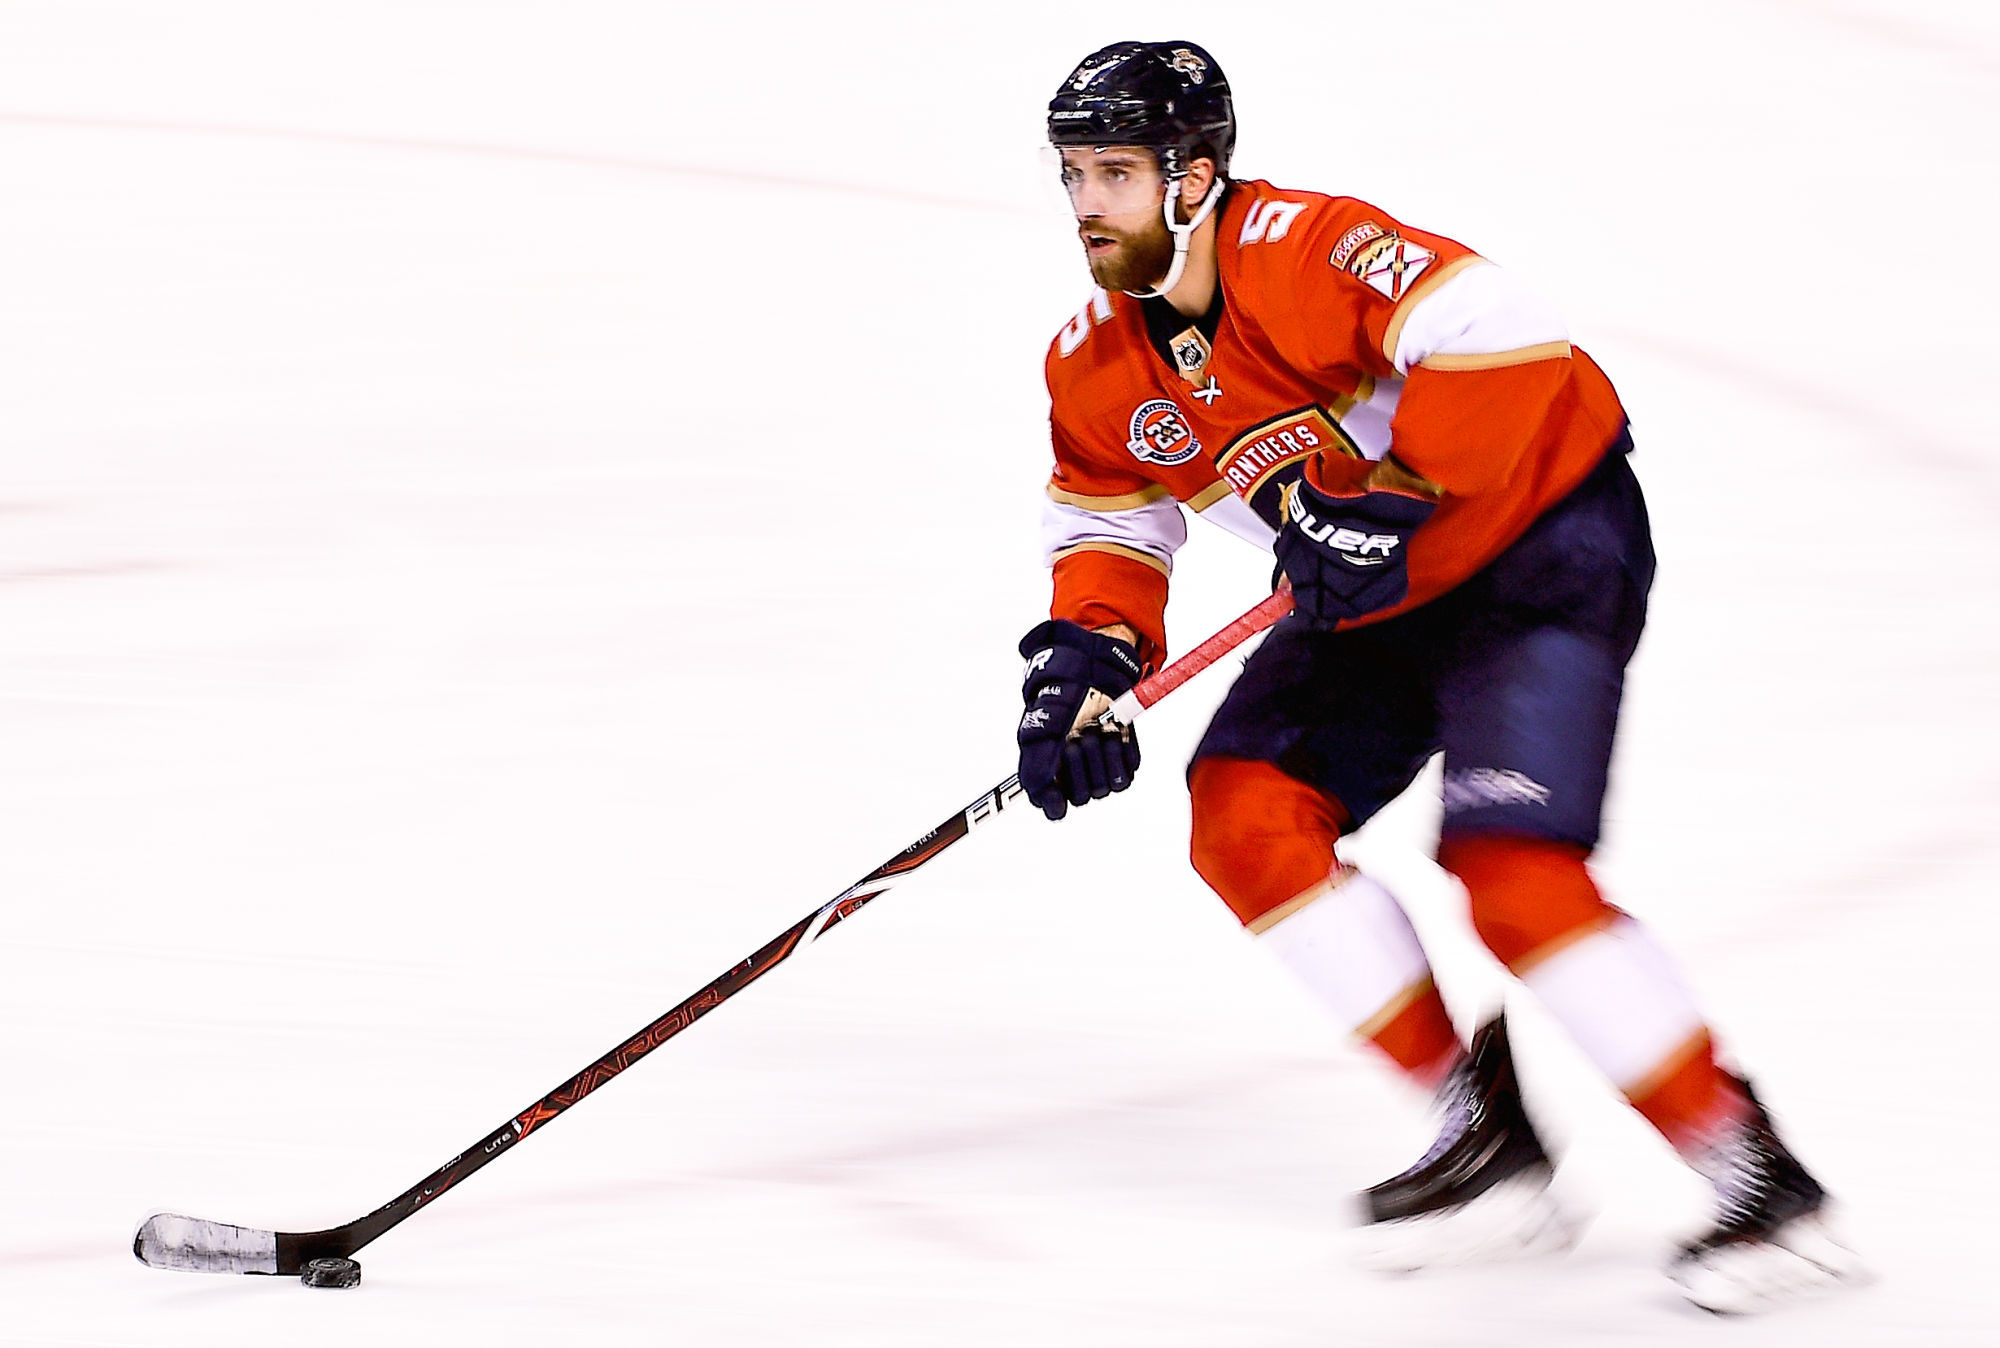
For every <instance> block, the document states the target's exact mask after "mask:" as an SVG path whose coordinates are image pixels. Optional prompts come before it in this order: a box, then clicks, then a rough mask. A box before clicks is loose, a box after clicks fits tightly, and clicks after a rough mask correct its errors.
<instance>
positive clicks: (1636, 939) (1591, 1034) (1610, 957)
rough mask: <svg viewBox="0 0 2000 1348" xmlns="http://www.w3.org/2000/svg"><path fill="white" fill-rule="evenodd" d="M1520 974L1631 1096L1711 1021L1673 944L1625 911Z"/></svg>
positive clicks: (1678, 1055)
mask: <svg viewBox="0 0 2000 1348" xmlns="http://www.w3.org/2000/svg"><path fill="white" fill-rule="evenodd" d="M1521 981H1522V982H1523V983H1525V984H1527V986H1528V988H1529V990H1530V991H1532V992H1533V993H1534V994H1535V995H1536V996H1537V997H1539V998H1541V1000H1542V1004H1543V1005H1544V1006H1546V1007H1548V1009H1549V1011H1550V1012H1551V1013H1552V1014H1553V1015H1554V1016H1555V1018H1556V1019H1557V1020H1558V1021H1560V1022H1561V1023H1562V1026H1563V1028H1564V1029H1566V1030H1568V1031H1569V1033H1570V1037H1571V1038H1573V1039H1575V1040H1576V1043H1577V1046H1578V1047H1579V1048H1581V1049H1582V1050H1583V1052H1584V1056H1585V1057H1587V1058H1589V1059H1590V1060H1591V1062H1593V1063H1595V1064H1596V1065H1597V1069H1598V1070H1599V1071H1601V1072H1603V1073H1604V1075H1605V1076H1607V1077H1609V1078H1610V1079H1611V1082H1612V1084H1613V1085H1615V1086H1617V1087H1618V1088H1619V1089H1620V1090H1621V1091H1624V1092H1625V1094H1626V1095H1627V1097H1633V1096H1636V1095H1637V1094H1640V1093H1642V1092H1643V1091H1644V1090H1645V1089H1646V1087H1647V1085H1648V1084H1649V1083H1650V1082H1652V1081H1653V1080H1654V1078H1655V1076H1656V1074H1658V1073H1659V1072H1661V1071H1662V1070H1663V1069H1664V1068H1666V1067H1669V1066H1671V1065H1672V1064H1673V1063H1675V1062H1676V1061H1678V1060H1679V1059H1680V1058H1681V1057H1682V1056H1683V1055H1684V1053H1685V1050H1686V1049H1687V1046H1688V1044H1689V1043H1690V1041H1692V1040H1693V1039H1694V1038H1695V1036H1696V1035H1698V1034H1700V1033H1702V1031H1703V1029H1704V1028H1705V1027H1704V1024H1703V1021H1702V1016H1701V1012H1700V1010H1699V1009H1697V1008H1696V1006H1695V1003H1694V997H1693V996H1692V995H1691V994H1690V993H1689V992H1688V990H1687V987H1686V985H1684V984H1683V983H1682V982H1681V980H1680V975H1679V974H1678V973H1676V972H1675V971H1674V966H1673V963H1672V961H1671V960H1669V959H1668V958H1667V955H1666V952H1665V951H1663V950H1661V949H1660V947H1659V944H1658V943H1657V942H1655V941H1654V940H1653V938H1652V937H1651V936H1649V935H1648V934H1647V933H1646V931H1645V929H1644V928H1643V927H1641V926H1640V925H1639V924H1638V923H1636V922H1634V921H1633V920H1632V919H1631V918H1629V917H1625V916H1622V915H1621V916H1620V917H1618V918H1617V919H1615V920H1614V921H1612V922H1610V923H1608V924H1607V925H1605V926H1603V927H1600V928H1598V929H1597V930H1596V931H1593V932H1591V933H1589V934H1588V935H1586V936H1584V937H1582V938H1581V939H1579V940H1576V941H1572V942H1571V943H1570V944H1568V945H1566V946H1564V947H1563V948H1562V949H1561V950H1558V951H1556V952H1555V953H1554V954H1552V955H1550V956H1549V957H1548V958H1546V959H1544V960H1542V961H1540V962H1539V963H1537V964H1536V965H1535V966H1534V967H1533V968H1531V969H1529V970H1527V971H1526V972H1525V973H1524V974H1522V976H1521Z"/></svg>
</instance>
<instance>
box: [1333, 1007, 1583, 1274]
mask: <svg viewBox="0 0 2000 1348" xmlns="http://www.w3.org/2000/svg"><path fill="white" fill-rule="evenodd" d="M1438 1104H1439V1107H1440V1109H1441V1111H1442V1113H1443V1116H1444V1117H1443V1122H1442V1125H1441V1127H1440V1129H1439V1132H1438V1138H1437V1141H1436V1142H1434V1143H1433V1144H1432V1145H1431V1149H1430V1150H1429V1151H1428V1152H1426V1153H1425V1154H1424V1156H1423V1158H1422V1159H1421V1160H1419V1161H1418V1162H1417V1163H1416V1164H1415V1165H1413V1166H1411V1167H1410V1168H1409V1169H1408V1170H1405V1171H1404V1172H1403V1173H1402V1174H1400V1175H1397V1176H1396V1177H1394V1178H1393V1179H1388V1180H1384V1181H1383V1182H1382V1183H1380V1184H1378V1185H1376V1186H1374V1187H1373V1188H1371V1189H1369V1190H1368V1191H1367V1192H1365V1193H1364V1194H1362V1196H1361V1199H1362V1208H1363V1225H1362V1228H1361V1231H1360V1233H1359V1236H1358V1238H1357V1246H1358V1248H1357V1250H1356V1254H1355V1259H1356V1262H1357V1263H1359V1264H1361V1265H1362V1266H1364V1267H1367V1268H1372V1269H1376V1270H1379V1271H1383V1272H1412V1271H1415V1270H1417V1269H1422V1268H1437V1267H1444V1266H1448V1265H1452V1264H1463V1263H1473V1262H1480V1261H1484V1260H1489V1259H1505V1258H1512V1257H1517V1256H1521V1255H1529V1254H1541V1253H1547V1252H1552V1251H1557V1250H1565V1249H1568V1248H1569V1247H1570V1246H1571V1245H1572V1244H1574V1243H1575V1241H1576V1236H1577V1233H1578V1232H1579V1231H1580V1230H1581V1227H1582V1223H1581V1222H1579V1221H1578V1220H1576V1219H1575V1218H1574V1217H1573V1216H1572V1215H1571V1214H1569V1213H1567V1212H1565V1211H1564V1210H1563V1209H1562V1208H1561V1207H1560V1206H1558V1205H1557V1204H1556V1203H1555V1201H1554V1200H1553V1199H1552V1198H1551V1197H1550V1196H1549V1193H1548V1186H1549V1181H1550V1179H1551V1178H1552V1177H1553V1175H1554V1166H1553V1165H1552V1164H1551V1163H1550V1161H1549V1156H1548V1153H1547V1151H1545V1150H1544V1149H1543V1147H1542V1143H1541V1139H1540V1138H1538V1137H1537V1136H1536V1135H1535V1130H1534V1127H1533V1125H1532V1124H1530V1123H1529V1121H1528V1115H1527V1111H1526V1110H1525V1109H1524V1108H1523V1107H1522V1104H1521V1092H1520V1088H1519V1086H1518V1084H1517V1083H1516V1081H1515V1077H1514V1059H1513V1053H1512V1051H1511V1050H1510V1049H1509V1047H1508V1044H1507V1027H1506V1024H1505V1021H1504V1018H1502V1017H1497V1016H1496V1017H1495V1018H1494V1019H1493V1020H1491V1021H1489V1022H1487V1023H1486V1024H1485V1025H1484V1026H1482V1027H1481V1028H1480V1030H1479V1032H1478V1033H1477V1034H1475V1035H1474V1036H1473V1039H1472V1052H1471V1055H1470V1056H1469V1057H1468V1058H1467V1059H1466V1060H1465V1061H1464V1062H1462V1063H1460V1064H1459V1065H1458V1066H1457V1067H1456V1068H1454V1069H1453V1070H1452V1072H1451V1075H1450V1076H1448V1077H1446V1078H1445V1081H1444V1084H1443V1085H1442V1086H1441V1087H1439V1089H1438Z"/></svg>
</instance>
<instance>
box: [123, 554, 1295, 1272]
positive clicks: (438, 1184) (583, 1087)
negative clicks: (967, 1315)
mask: <svg viewBox="0 0 2000 1348" xmlns="http://www.w3.org/2000/svg"><path fill="white" fill-rule="evenodd" d="M1291 607H1292V595H1291V591H1290V589H1289V588H1286V589H1281V590H1279V591H1278V592H1277V593H1276V594H1273V595H1272V596H1271V597H1270V598H1268V599H1266V600H1265V601H1264V602H1263V603H1261V604H1259V605H1257V607H1255V608H1253V609H1251V610H1250V611H1249V612H1248V613H1245V614H1244V615H1243V616H1242V617H1240V618H1238V619H1237V620H1236V621H1235V622H1232V623H1230V624H1229V626H1227V627H1225V628H1223V629H1222V630H1221V631H1220V632H1217V633H1216V634H1215V635H1214V636H1212V637H1210V638H1209V639H1208V640H1206V641H1204V642H1202V643H1201V645H1199V646H1197V647H1195V648H1194V649H1193V650H1191V651H1189V652H1188V653H1187V654H1185V655H1183V656H1182V657H1181V658H1180V659H1178V660H1176V661H1174V662H1173V663H1172V664H1170V665H1168V666H1167V667H1166V668H1165V669H1163V670H1161V671H1159V672H1158V673H1157V674H1154V675H1152V676H1150V677H1149V678H1146V679H1144V680H1142V681H1141V682H1140V683H1139V685H1138V686H1137V687H1135V688H1133V689H1132V690H1131V691H1130V692H1128V693H1126V694H1125V695H1124V696H1123V697H1120V698H1119V699H1118V700H1117V701H1116V702H1114V703H1113V704H1112V709H1111V710H1110V711H1109V712H1107V713H1105V716H1106V717H1107V718H1115V719H1117V720H1118V721H1121V722H1129V721H1131V720H1132V719H1133V718H1134V717H1136V716H1138V715H1139V713H1140V712H1142V711H1144V710H1145V709H1146V708H1147V707H1150V706H1152V705H1153V704H1154V703H1155V702H1158V701H1159V700H1160V699H1161V698H1163V697H1165V696H1166V695H1167V694H1168V693H1170V692H1172V691H1173V690H1174V689H1176V688H1178V687H1180V686H1181V685H1182V684H1183V683H1186V682H1187V681H1188V680H1189V679H1191V678H1193V677H1194V676H1195V675H1196V674H1199V673H1200V672H1201V671H1202V670H1204V669H1207V668H1208V667H1209V666H1210V665H1212V664H1214V663H1215V662H1216V661H1217V660H1219V659H1221V658H1222V657H1223V656H1224V655H1227V654H1228V653H1229V652H1230V651H1232V650H1234V649H1235V648H1236V647H1238V646H1240V645H1242V644H1243V643H1244V642H1245V641H1246V640H1248V639H1249V638H1250V637H1251V636H1253V635H1255V634H1256V633H1258V632H1261V631H1263V630H1264V629H1265V628H1267V627H1269V626H1270V625H1271V624H1273V623H1275V622H1277V621H1278V619H1280V618H1282V617H1284V616H1285V614H1286V613H1288V612H1290V611H1291ZM1020 794H1021V784H1020V781H1019V780H1018V779H1017V778H1014V777H1009V778H1007V780H1006V781H1004V782H1002V783H1000V785H998V786H996V787H994V788H993V789H992V790H991V791H988V792H987V793H986V794H985V795H983V796H981V797H980V798H979V799H978V800H975V801H973V802H972V804H970V805H968V806H966V807H965V808H964V809H963V810H960V811H959V812H958V813H957V814H955V815H953V816H952V817H951V818H949V819H947V820H945V821H944V822H943V823H942V824H939V825H938V826H937V827H936V828H934V829H932V830H931V831H930V832H928V833H926V834H924V835H923V836H922V837H921V838H919V839H917V840H916V841H915V842H913V843H911V844H910V845H909V846H908V847H905V848H904V849H903V850H902V851H900V852H898V853H897V854H896V855H895V856H893V857H891V858H890V859H889V860H888V861H885V862H883V863H882V864H881V865H880V866H878V867H876V868H875V869H874V870H872V871H870V872H869V873H868V874H867V875H865V876H863V877H862V878H861V879H860V880H858V881H856V882H855V883H854V884H853V885H851V886H849V887H848V888H847V889H845V890H843V891H842V892H841V893H840V894H839V895H838V896H836V897H835V898H834V899H832V900H831V901H830V902H828V903H825V904H822V905H821V906H820V907H818V908H816V909H814V910H813V911H812V912H811V913H809V914H807V915H806V916H805V917H804V918H802V919H800V920H799V921H798V922H795V923H793V924H792V925H791V926H790V927H788V928H786V929H785V930H784V931H783V932H782V933H780V934H779V935H778V936H777V937H775V938H774V939H772V940H771V941H770V942H769V943H768V944H767V945H765V946H764V947H763V948H762V949H761V950H759V951H757V952H756V953H755V954H753V955H751V956H750V957H749V958H747V959H745V960H742V961H740V962H739V963H738V964H737V965H736V966H735V967H734V968H732V969H730V970H729V971H728V972H727V973H724V974H723V975H722V976H721V977H720V978H717V979H716V980H715V981H714V982H712V983H710V984H709V985H708V986H707V987H705V988H703V989H702V990H701V991H699V992H697V993H695V994H694V996H692V997H690V998H688V999H687V1000H686V1001H684V1002H682V1003H681V1004H680V1005H679V1006H677V1007H675V1008H674V1009H673V1010H671V1011H669V1012H667V1013H666V1014H665V1015H663V1016H661V1017H660V1018H659V1019H658V1020H656V1021H654V1022H653V1023H652V1024H650V1025H648V1026H646V1028H645V1029H643V1030H640V1031H639V1032H638V1033H637V1034H636V1035H633V1036H632V1037H631V1038H630V1039H627V1040H626V1041H625V1042H624V1043H622V1044H620V1045H618V1047H616V1048H614V1049H612V1050H611V1051H610V1052H609V1053H607V1054H605V1055H604V1056H603V1057H601V1058H599V1059H598V1060H597V1061H596V1062H594V1063H592V1064H590V1066H588V1067H586V1068H584V1069H583V1070H582V1071H581V1072H578V1073H577V1074H576V1075H575V1076H573V1077H571V1078H570V1079H569V1080H568V1081H565V1082H563V1084H562V1085H560V1086H558V1087H556V1088H555V1089H554V1090H553V1091H550V1092H549V1093H548V1094H547V1095H545V1096H543V1097H542V1098H541V1099H540V1100H537V1101H536V1102H535V1103H534V1104H532V1105H530V1106H528V1108H527V1109H526V1110H524V1111H522V1112H521V1113H519V1114H517V1115H515V1116H514V1117H513V1118H511V1119H509V1120H508V1121H507V1122H506V1123H504V1124H502V1125H500V1127H499V1128H497V1129H495V1130H494V1131H493V1132H491V1133H489V1134H487V1135H486V1136H485V1137H484V1138H482V1139H480V1140H479V1141H478V1142H476V1143H474V1144H473V1146H472V1148H471V1149H470V1150H468V1151H464V1152H460V1153H459V1154H458V1155H457V1156H454V1157H452V1158H451V1159H450V1160H449V1161H446V1162H445V1163H444V1164H443V1165H441V1166H439V1167H438V1168H437V1169H436V1170H434V1171H432V1172H431V1173H430V1174H428V1175H426V1176H425V1177H424V1178H423V1179H421V1180H419V1181H418V1182H417V1183H416V1184H414V1185H412V1186H410V1188H408V1189H407V1190H405V1191H404V1192H402V1193H401V1194H398V1195H397V1196H396V1197H394V1198H392V1199H390V1200H389V1201H388V1202H387V1203H384V1204H383V1205H382V1206H381V1207H379V1208H377V1209H375V1211H373V1212H371V1213H369V1214H368V1215H367V1216H365V1217H359V1218H356V1219H355V1220H354V1221H351V1222H349V1223H347V1225H345V1226H335V1227H329V1228H328V1229H326V1230H324V1231H260V1230H255V1229H253V1228H251V1227H247V1226H232V1225H230V1224H228V1223H226V1222H211V1221H206V1220H203V1219H202V1218H199V1217H182V1216H179V1215H177V1214H174V1213H170V1212H162V1213H158V1214H155V1215H154V1216H152V1217H148V1218H147V1219H146V1221H145V1223H144V1224H143V1225H141V1226H140V1228H139V1231H138V1234H137V1235H135V1236H134V1237H133V1238H132V1253H134V1254H136V1255H137V1256H139V1259H140V1261H141V1262H142V1263H146V1264H150V1265H152V1266H153V1267H154V1268H171V1269H179V1270H182V1271H184V1272H190V1273H273V1274H297V1273H300V1272H302V1271H304V1269H305V1267H306V1265H307V1264H308V1263H310V1262H311V1261H312V1260H315V1259H344V1258H346V1257H347V1256H349V1255H351V1254H353V1253H354V1252H355V1251H356V1250H359V1249H360V1248H361V1247H362V1246H364V1245H366V1244H368V1243H369V1242H370V1241H372V1240H374V1239H375V1238H376V1237H377V1236H379V1235H381V1234H382V1233H383V1232H385V1231H387V1230H389V1229H390V1228H391V1227H393V1226H395V1225H396V1224H397V1223H399V1222H401V1221H403V1220H404V1219H405V1218H407V1217H409V1216H411V1215H412V1214H413V1213H415V1212H416V1211H417V1210H418V1209H419V1208H422V1207H426V1206H428V1205H429V1204H430V1203H431V1202H432V1201H434V1200H435V1199H436V1198H437V1197H438V1196H439V1195H440V1194H443V1193H444V1192H445V1191H446V1190H448V1189H451V1188H453V1187H454V1186H456V1185H458V1184H460V1183H462V1182H463V1181H464V1180H465V1179H466V1177H467V1176H469V1175H471V1174H473V1172H475V1171H477V1170H479V1169H480V1168H482V1167H483V1166H485V1165H486V1164H487V1163H489V1162H490V1161H492V1160H493V1159H494V1158H495V1157H497V1156H500V1155H501V1154H503V1153H505V1152H508V1151H511V1150H512V1149H513V1145H514V1144H515V1143H516V1142H519V1141H520V1140H521V1139H522V1138H525V1137H527V1136H528V1135H529V1134H530V1133H533V1132H535V1131H536V1130H538V1129H540V1128H542V1127H543V1126H544V1125H546V1124H547V1123H548V1122H549V1121H550V1120H552V1119H554V1118H555V1117H556V1116H557V1115H559V1114H561V1113H562V1112H563V1111H564V1110H565V1109H568V1108H569V1107H570V1106H571V1105H574V1104H576V1103H577V1102H578V1101H579V1100H581V1099H583V1097H584V1096H586V1095H589V1094H590V1093H591V1092H592V1091H594V1090H596V1089H597V1088H598V1087H600V1086H602V1085H603V1084H604V1083H605V1082H607V1081H609V1080H611V1078H613V1077H615V1076H617V1075H618V1074H619V1073H620V1072H623V1071H624V1070H625V1069H626V1068H628V1067H630V1066H631V1065H632V1064H633V1063H635V1062H637V1061H639V1059H641V1058H643V1057H645V1056H646V1055H647V1054H648V1053H651V1052H652V1051H653V1050H654V1049H656V1048H658V1047H659V1046H660V1045H661V1044H664V1043H666V1042H667V1040H669V1039H671V1038H673V1037H674V1036H675V1035H677V1034H679V1033H680V1032H681V1031H682V1030H685V1029H686V1028H687V1027H688V1026H690V1025H692V1024H694V1023H695V1022H696V1021H697V1020H700V1019H701V1018H702V1017H703V1016H705V1015H707V1014H708V1013H709V1012H711V1011H713V1010H714V1009H715V1008H716V1007H718V1006H721V1005H722V1004H723V1003H724V1002H725V1001H727V1000H729V999H730V998H731V997H734V996H735V995H736V994H737V993H739V992H741V991H742V990H743V989H744V988H746V987H749V986H750V984H752V983H754V982H756V981H757V980H758V979H760V978H762V977H763V976H764V975H765V974H767V973H769V972H771V970H773V969H775V968H777V967H778V965H780V964H782V963H783V962H784V961H785V960H786V959H787V958H789V957H790V956H791V955H792V953H793V952H795V951H796V950H798V949H799V948H800V947H801V946H805V945H808V944H810V943H811V942H813V941H816V940H818V939H819V938H820V937H822V936H824V935H825V934H826V933H827V931H828V929H830V928H831V927H833V926H834V925H836V924H837V923H840V922H843V921H845V920H846V919H848V918H850V917H852V916H853V915H854V914H855V913H856V912H857V911H859V910H860V908H861V907H862V905H863V904H866V903H868V902H869V901H870V900H872V899H875V898H879V897H880V896H881V895H882V894H884V893H886V892H887V891H888V890H889V889H890V887H891V886H893V885H895V884H896V883H897V882H898V881H899V880H901V879H902V878H903V877H905V876H907V875H909V874H911V873H912V872H914V871H916V870H917V869H918V868H919V867H921V866H923V865H924V864H925V863H926V862H928V861H930V860H931V859H932V858H933V857H935V856H937V855H938V853H940V852H942V851H944V850H945V849H946V848H948V847H950V846H951V845H952V844H953V843H955V842H957V841H958V840H959V839H961V838H963V837H965V836H966V835H967V834H968V833H970V832H972V830H973V829H975V828H978V827H979V826H980V825H981V824H983V823H985V822H986V821H987V820H989V819H992V818H993V817H994V816H995V815H997V814H999V813H1000V812H1001V811H1002V810H1003V809H1005V808H1006V805H1007V802H1008V801H1010V800H1013V799H1014V798H1015V797H1017V796H1019V795H1020Z"/></svg>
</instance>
